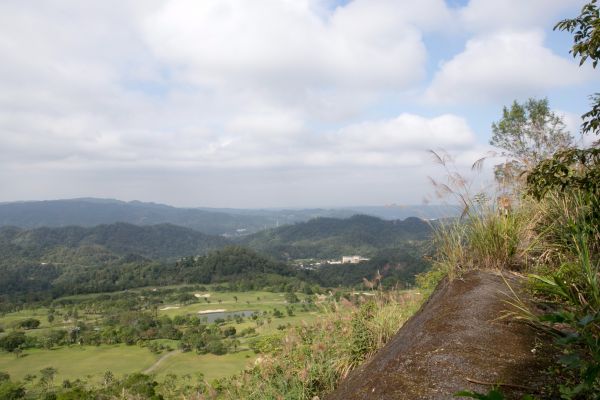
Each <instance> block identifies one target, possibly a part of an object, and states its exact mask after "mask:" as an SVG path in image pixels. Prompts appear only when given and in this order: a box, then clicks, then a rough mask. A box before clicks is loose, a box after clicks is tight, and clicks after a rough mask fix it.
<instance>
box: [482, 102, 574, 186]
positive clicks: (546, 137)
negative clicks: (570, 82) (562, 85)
mask: <svg viewBox="0 0 600 400" xmlns="http://www.w3.org/2000/svg"><path fill="white" fill-rule="evenodd" d="M492 132H493V135H492V139H491V140H490V144H491V145H493V146H495V147H498V148H500V149H502V155H503V156H504V157H506V158H507V162H506V163H504V164H501V165H498V166H496V171H495V172H496V177H497V178H498V179H499V180H500V181H501V182H502V181H503V180H504V181H509V180H514V179H515V178H516V177H518V176H519V175H520V174H521V173H522V172H524V171H527V170H529V169H531V168H532V167H533V166H534V165H536V164H537V163H539V162H540V161H542V160H544V159H547V158H548V157H550V156H552V154H554V153H555V152H556V151H559V150H563V149H566V148H567V147H569V146H572V145H573V136H571V134H570V133H569V132H568V131H567V129H566V126H565V124H564V122H563V120H562V118H561V117H560V116H559V115H557V114H556V113H554V112H553V111H552V110H551V109H550V106H549V104H548V99H540V100H537V99H529V100H527V101H526V102H525V103H523V104H520V103H519V102H517V101H514V102H513V104H512V105H511V107H510V108H508V107H504V109H503V110H502V118H501V119H500V120H499V121H498V122H494V123H493V124H492Z"/></svg>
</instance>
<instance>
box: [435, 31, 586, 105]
mask: <svg viewBox="0 0 600 400" xmlns="http://www.w3.org/2000/svg"><path fill="white" fill-rule="evenodd" d="M589 77H590V74H589V73H588V72H587V70H586V69H582V68H578V66H577V64H576V63H574V62H572V61H570V60H567V59H565V58H562V57H560V56H558V55H556V54H554V53H553V52H552V51H551V50H549V49H548V48H546V47H544V34H543V32H542V31H538V30H533V31H502V32H495V33H492V34H489V35H483V36H477V37H475V38H473V39H470V40H469V41H468V42H467V44H466V48H465V50H464V51H463V52H462V53H460V54H458V55H456V56H455V57H454V58H452V59H451V60H450V61H447V62H445V63H443V64H441V66H440V68H439V70H438V71H437V73H436V74H435V76H434V78H433V81H432V83H431V85H430V87H429V88H428V89H427V91H426V93H425V99H426V100H427V101H429V102H432V103H442V104H451V103H457V102H466V103H478V102H481V101H492V100H500V101H502V100H504V101H506V100H510V99H514V98H515V97H519V96H534V95H539V94H544V93H545V92H546V91H547V90H549V89H550V88H557V87H566V86H570V85H577V84H580V83H582V82H585V81H586V80H587V79H588V78H589Z"/></svg>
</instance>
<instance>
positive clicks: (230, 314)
mask: <svg viewBox="0 0 600 400" xmlns="http://www.w3.org/2000/svg"><path fill="white" fill-rule="evenodd" d="M254 313H256V314H258V311H248V310H246V311H215V312H211V313H204V314H198V317H199V318H200V319H206V321H207V322H209V323H211V322H215V320H217V319H224V320H228V319H234V318H235V316H236V315H238V316H240V317H244V318H248V317H250V316H252V314H254Z"/></svg>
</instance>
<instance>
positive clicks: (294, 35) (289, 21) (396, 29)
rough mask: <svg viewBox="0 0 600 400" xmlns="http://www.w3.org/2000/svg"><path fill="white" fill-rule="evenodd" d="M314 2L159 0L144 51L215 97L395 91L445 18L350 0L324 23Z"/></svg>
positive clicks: (408, 82)
mask: <svg viewBox="0 0 600 400" xmlns="http://www.w3.org/2000/svg"><path fill="white" fill-rule="evenodd" d="M315 3H316V2H314V1H308V0H297V1H281V0H258V1H256V2H248V1H243V0H204V1H202V2H198V1H193V0H183V1H166V2H164V4H163V5H162V6H161V7H160V8H159V9H157V10H156V11H155V12H152V13H149V14H148V15H146V17H145V19H144V23H143V27H144V34H145V38H146V40H147V43H148V46H150V48H152V50H153V51H154V52H155V53H156V54H157V55H158V56H159V57H160V59H161V60H162V61H163V62H165V63H168V64H170V65H175V66H177V67H178V69H179V71H180V72H181V76H180V77H181V78H182V79H185V80H189V81H190V82H194V83H195V84H198V85H200V86H206V87H211V88H215V87H216V88H219V89H223V90H224V89H232V90H233V89H235V88H240V87H241V88H252V87H256V86H258V87H260V88H269V89H270V90H271V91H272V92H275V93H276V94H277V95H279V96H280V97H285V96H286V95H289V94H290V93H292V94H294V95H297V94H298V93H299V92H300V94H301V93H302V92H303V91H305V90H306V89H307V88H321V87H336V88H340V87H341V88H354V89H356V90H367V91H371V90H380V89H386V90H396V89H403V88H407V87H410V86H413V85H414V84H415V83H416V82H418V81H419V80H420V79H421V78H423V77H424V72H425V70H424V67H425V59H426V49H425V46H424V44H423V41H422V37H421V31H422V29H430V28H432V27H433V26H438V25H441V22H442V21H444V20H446V19H448V18H450V13H449V11H448V9H447V7H446V6H445V4H444V2H443V1H441V0H427V1H422V2H419V3H418V4H415V2H409V1H392V0H368V1H367V0H355V1H352V2H350V3H348V4H346V5H344V6H339V7H337V8H335V9H334V10H333V11H331V12H330V13H329V14H327V15H323V13H322V10H319V9H318V7H315Z"/></svg>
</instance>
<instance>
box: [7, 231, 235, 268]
mask: <svg viewBox="0 0 600 400" xmlns="http://www.w3.org/2000/svg"><path fill="white" fill-rule="evenodd" d="M229 243H230V242H229V241H228V240H227V239H225V238H223V237H220V236H211V235H206V234H204V233H200V232H197V231H195V230H192V229H189V228H184V227H180V226H175V225H169V224H161V225H152V226H136V225H132V224H126V223H116V224H110V225H99V226H95V227H92V228H85V227H78V226H69V227H61V228H47V227H44V228H36V229H30V230H24V229H20V228H14V227H4V228H0V252H1V254H2V260H0V263H6V262H18V261H23V260H26V261H28V262H40V263H44V262H45V263H56V264H70V265H73V264H80V265H102V264H106V263H107V262H114V261H117V260H118V259H120V258H128V257H129V258H132V257H133V258H135V257H142V258H148V259H161V260H169V259H176V258H179V257H183V256H188V255H200V254H204V253H206V252H208V251H209V250H212V249H217V248H222V247H223V246H226V245H227V244H229Z"/></svg>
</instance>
